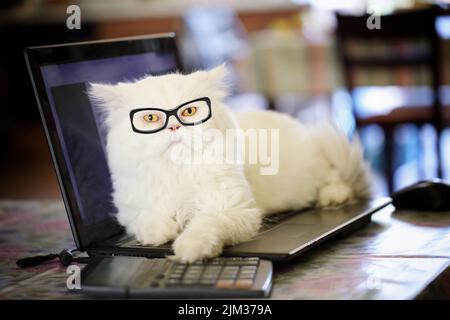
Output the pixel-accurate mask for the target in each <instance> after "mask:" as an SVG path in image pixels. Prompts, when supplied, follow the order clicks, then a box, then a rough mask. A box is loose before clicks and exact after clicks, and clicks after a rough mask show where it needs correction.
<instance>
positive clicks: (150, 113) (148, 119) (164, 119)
mask: <svg viewBox="0 0 450 320" xmlns="http://www.w3.org/2000/svg"><path fill="white" fill-rule="evenodd" d="M170 116H175V118H177V120H178V121H179V122H180V123H181V124H182V125H184V126H195V125H198V124H201V123H204V122H206V121H207V120H209V119H210V118H211V100H210V99H209V98H207V97H203V98H199V99H195V100H191V101H188V102H185V103H183V104H182V105H179V106H178V107H176V108H174V109H171V110H163V109H159V108H141V109H133V110H131V111H130V120H131V127H132V128H133V131H134V132H137V133H155V132H158V131H161V130H163V129H165V128H166V127H167V123H168V122H169V118H170Z"/></svg>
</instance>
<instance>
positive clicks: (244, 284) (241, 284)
mask: <svg viewBox="0 0 450 320" xmlns="http://www.w3.org/2000/svg"><path fill="white" fill-rule="evenodd" d="M252 285H253V280H250V279H238V280H236V283H235V287H236V288H240V289H246V288H250V287H251V286H252Z"/></svg>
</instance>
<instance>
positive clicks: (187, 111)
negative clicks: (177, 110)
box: [181, 107, 197, 117]
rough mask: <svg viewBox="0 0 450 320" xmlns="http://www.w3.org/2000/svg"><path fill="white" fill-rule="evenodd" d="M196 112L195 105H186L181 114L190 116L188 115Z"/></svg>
mask: <svg viewBox="0 0 450 320" xmlns="http://www.w3.org/2000/svg"><path fill="white" fill-rule="evenodd" d="M196 112H197V107H188V108H186V109H184V110H183V112H182V113H181V115H182V116H184V117H190V116H193V115H194V114H195V113H196Z"/></svg>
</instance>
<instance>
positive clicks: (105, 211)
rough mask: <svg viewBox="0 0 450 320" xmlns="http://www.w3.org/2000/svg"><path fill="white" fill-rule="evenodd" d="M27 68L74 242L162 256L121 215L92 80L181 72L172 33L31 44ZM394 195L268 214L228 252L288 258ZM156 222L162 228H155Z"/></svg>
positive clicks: (92, 249)
mask: <svg viewBox="0 0 450 320" xmlns="http://www.w3.org/2000/svg"><path fill="white" fill-rule="evenodd" d="M25 56H26V60H27V65H28V70H29V72H30V76H31V79H32V82H33V86H34V90H35V93H36V97H37V101H38V105H39V110H40V114H41V117H42V122H43V124H44V128H45V133H46V136H47V139H48V144H49V147H50V151H51V154H52V159H53V163H54V166H55V169H56V173H57V177H58V180H59V185H60V188H61V192H62V195H63V199H64V203H65V206H66V210H67V214H68V217H69V221H70V226H71V229H72V233H73V237H74V240H75V243H76V246H77V247H78V248H79V249H80V250H82V251H87V252H88V253H89V254H90V255H97V254H102V255H133V256H147V257H162V256H165V255H168V254H171V253H172V251H171V247H170V244H167V245H164V246H159V247H153V246H142V245H140V244H139V243H138V242H137V241H136V240H135V239H134V238H133V237H132V236H130V235H127V234H126V233H125V231H124V228H122V227H121V226H120V225H119V224H118V223H117V221H116V219H115V214H116V213H117V209H116V208H115V207H114V204H113V201H112V198H111V192H112V184H111V179H110V174H109V169H108V164H107V161H106V155H105V135H106V132H105V128H103V127H102V115H101V114H97V113H96V111H95V110H94V109H93V108H92V107H91V104H90V101H89V99H88V96H87V95H86V88H87V87H86V86H87V83H89V82H107V83H116V82H120V81H126V80H132V79H136V78H140V77H143V76H145V75H149V74H152V75H160V74H165V73H169V72H174V71H176V70H182V68H181V64H180V59H179V56H178V51H177V47H176V41H175V35H174V34H160V35H154V36H144V37H133V38H121V39H114V40H108V41H93V42H82V43H69V44H62V45H54V46H42V47H33V48H27V49H26V52H25ZM390 202H391V199H389V198H382V199H377V200H369V201H364V202H360V203H355V204H351V205H348V206H345V207H342V208H340V209H311V210H302V211H297V212H292V211H291V212H283V213H280V214H277V215H273V216H271V217H268V218H266V219H265V221H264V224H263V228H262V229H261V232H260V233H259V234H258V235H257V236H256V237H255V238H254V239H252V240H250V241H248V242H245V243H241V244H238V245H236V246H232V247H228V248H225V250H224V255H225V256H244V257H245V256H257V257H262V258H268V259H271V260H285V259H289V258H292V257H294V256H296V255H298V254H300V253H302V252H304V251H305V250H308V249H310V248H312V247H314V246H316V245H317V244H319V243H321V242H323V241H324V240H326V239H328V238H330V237H332V236H336V235H338V234H343V233H344V232H348V231H351V230H354V229H356V228H359V227H361V226H362V225H363V224H365V223H367V222H369V221H370V217H371V215H372V214H373V213H374V212H376V211H377V210H379V209H381V208H383V207H385V206H387V205H388V204H389V203H390ZM155 227H157V226H155Z"/></svg>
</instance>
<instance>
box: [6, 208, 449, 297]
mask: <svg viewBox="0 0 450 320" xmlns="http://www.w3.org/2000/svg"><path fill="white" fill-rule="evenodd" d="M72 247H74V242H73V239H72V236H71V233H70V228H69V225H68V221H67V217H66V214H65V210H64V206H63V204H62V202H60V201H37V200H29V201H6V200H3V201H0V299H82V298H83V296H82V295H79V294H70V293H69V292H68V291H67V290H66V280H67V277H68V274H66V267H63V266H61V265H60V264H59V262H57V261H56V260H55V261H51V262H49V263H46V264H43V265H40V266H36V267H33V268H29V269H19V268H17V267H16V265H15V260H16V259H18V258H20V257H23V256H29V255H37V254H46V253H51V252H59V251H60V250H61V249H62V248H72ZM449 266H450V212H441V213H432V212H420V213H419V212H411V211H394V208H393V207H392V206H389V207H387V208H385V209H383V210H382V211H380V212H378V213H376V214H375V215H374V216H373V218H372V222H371V223H370V224H369V225H367V226H366V227H364V228H362V229H360V230H358V231H356V232H354V233H352V234H350V235H348V236H346V237H343V238H338V239H334V240H331V241H329V242H327V243H325V244H323V245H321V246H320V247H318V248H315V249H313V250H311V251H309V252H307V253H305V254H304V255H302V256H300V257H298V258H296V259H294V260H292V261H290V262H288V263H284V264H277V265H275V275H274V282H273V291H272V295H271V298H272V299H415V298H446V299H449V298H450V268H449Z"/></svg>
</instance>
